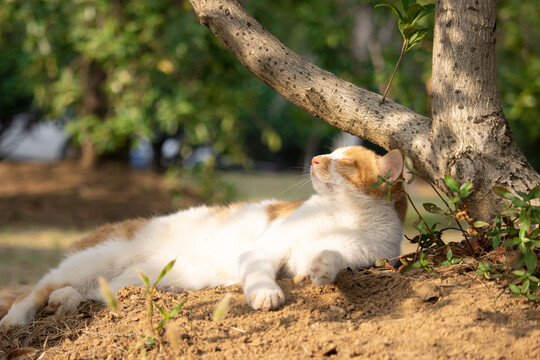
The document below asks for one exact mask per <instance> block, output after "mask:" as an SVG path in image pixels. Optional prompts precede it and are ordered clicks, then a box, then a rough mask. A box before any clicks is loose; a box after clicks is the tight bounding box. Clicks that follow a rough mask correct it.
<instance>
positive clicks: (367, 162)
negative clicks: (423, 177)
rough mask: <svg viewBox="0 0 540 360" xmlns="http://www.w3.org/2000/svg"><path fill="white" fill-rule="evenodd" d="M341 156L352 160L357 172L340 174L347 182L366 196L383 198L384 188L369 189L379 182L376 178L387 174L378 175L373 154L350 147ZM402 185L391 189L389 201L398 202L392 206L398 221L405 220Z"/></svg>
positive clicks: (405, 203)
mask: <svg viewBox="0 0 540 360" xmlns="http://www.w3.org/2000/svg"><path fill="white" fill-rule="evenodd" d="M343 155H344V156H345V157H347V158H349V159H353V160H354V165H355V166H356V169H357V171H356V172H355V173H354V174H351V175H347V174H342V175H343V176H344V177H345V178H346V179H347V180H349V182H351V183H352V184H354V185H355V186H356V187H357V188H358V189H361V190H362V191H363V192H364V193H365V194H366V195H370V196H373V197H376V198H384V197H385V196H386V193H387V191H388V188H386V186H384V185H381V186H377V187H375V188H373V187H371V186H372V185H373V184H374V183H376V182H377V181H379V179H378V176H379V175H381V176H385V175H387V174H379V167H378V166H377V160H378V159H380V158H381V157H379V156H378V155H377V154H375V152H373V151H371V150H369V149H366V148H363V147H351V148H349V149H347V150H346V151H344V152H343ZM402 190H403V184H402V183H401V182H400V183H397V184H395V185H394V186H393V187H392V193H391V199H392V200H394V201H397V202H399V204H394V206H395V208H396V211H397V212H398V215H399V217H400V219H402V218H403V219H404V218H405V212H406V211H407V201H406V199H405V201H403V198H404V196H405V195H404V194H403V193H402ZM402 221H403V220H402Z"/></svg>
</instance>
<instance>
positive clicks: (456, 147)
mask: <svg viewBox="0 0 540 360" xmlns="http://www.w3.org/2000/svg"><path fill="white" fill-rule="evenodd" d="M190 2H191V4H192V6H193V8H194V9H195V12H196V13H197V15H198V17H199V21H200V23H201V24H202V25H204V26H207V27H209V28H210V30H211V31H212V32H213V33H214V34H215V35H216V36H217V37H218V38H219V39H220V40H221V41H222V42H223V43H224V44H225V46H226V47H227V48H228V49H229V50H230V51H231V53H232V54H233V55H234V56H235V57H236V58H237V59H238V60H239V61H240V62H241V63H242V64H243V65H244V66H245V67H246V68H248V69H249V70H250V71H251V72H252V73H253V74H255V75H256V76H257V77H258V78H260V79H261V80H262V81H264V82H265V83H266V84H268V85H269V86H270V87H271V88H272V89H274V90H276V91H277V92H278V93H280V94H281V95H283V96H284V97H285V98H286V99H288V100H289V101H290V102H292V103H293V104H295V105H297V106H298V107H300V108H302V109H303V110H305V111H307V112H308V113H310V114H312V115H314V116H316V117H318V118H320V119H322V120H324V121H326V122H327V123H329V124H331V125H333V126H335V127H337V128H339V129H341V130H343V131H346V132H348V133H351V134H353V135H356V136H359V137H361V138H363V139H366V140H369V141H371V142H373V143H375V144H377V145H380V146H382V147H383V148H385V149H387V150H389V149H400V150H401V151H402V153H403V154H405V155H408V156H409V157H410V158H411V159H412V160H413V162H414V164H415V167H416V169H417V170H418V171H419V172H420V174H421V175H422V176H423V177H425V178H426V179H428V180H431V181H433V182H434V183H436V184H438V185H439V187H441V188H444V182H443V180H442V179H443V177H444V175H446V174H449V175H452V176H454V177H455V178H456V180H457V181H458V183H463V182H466V181H470V182H472V183H473V185H474V191H473V192H472V193H471V196H470V201H469V203H468V206H469V210H470V211H471V214H472V215H473V216H476V217H477V218H478V219H482V220H489V219H491V218H492V217H493V216H494V214H495V213H496V212H497V211H498V209H499V208H500V206H501V205H502V204H501V202H500V200H499V199H498V198H497V197H496V196H495V195H494V194H493V193H492V191H491V189H492V187H493V186H494V185H502V186H506V187H508V188H511V189H514V190H520V191H527V190H530V189H532V188H533V187H534V186H536V185H538V184H539V183H540V175H539V174H538V173H537V172H535V171H534V169H533V168H532V167H531V166H530V165H529V163H528V162H527V161H526V159H525V157H524V156H523V154H522V153H521V151H520V150H519V148H518V147H517V146H516V144H515V142H514V138H513V135H512V133H511V131H510V128H509V126H508V122H507V121H506V119H505V118H504V115H503V112H502V110H501V106H500V103H499V98H498V93H497V92H498V90H497V82H496V73H495V47H494V44H495V37H494V30H495V9H496V4H495V0H485V1H479V0H471V1H463V0H438V1H437V3H436V13H435V32H434V41H433V42H434V49H433V54H434V56H433V78H432V82H433V92H432V97H433V99H432V109H433V111H432V115H433V119H431V118H427V117H425V116H422V115H419V114H417V113H415V112H414V111H412V110H410V109H408V108H406V107H404V106H402V105H400V104H397V103H395V102H393V101H390V100H387V101H386V102H385V103H384V104H382V105H380V104H379V101H380V99H381V96H380V95H378V94H375V93H372V92H370V91H367V90H365V89H362V88H360V87H358V86H356V85H354V84H351V83H349V82H347V81H344V80H342V79H340V78H338V77H336V76H335V75H333V74H332V73H330V72H328V71H325V70H323V69H321V68H319V67H317V66H315V65H313V64H311V63H310V62H308V61H307V60H305V59H303V58H302V57H300V56H299V55H297V54H295V53H294V52H293V51H292V50H290V49H288V48H287V47H286V46H285V45H283V44H282V43H281V42H280V41H279V40H278V39H276V38H275V37H274V36H272V35H271V34H270V33H269V32H268V31H266V30H265V29H264V28H263V27H262V26H261V25H260V24H259V23H258V22H257V21H256V20H255V19H254V18H253V17H251V16H250V15H249V14H248V13H247V12H246V11H245V9H244V8H243V7H242V6H241V5H240V4H239V2H238V1H236V0H190Z"/></svg>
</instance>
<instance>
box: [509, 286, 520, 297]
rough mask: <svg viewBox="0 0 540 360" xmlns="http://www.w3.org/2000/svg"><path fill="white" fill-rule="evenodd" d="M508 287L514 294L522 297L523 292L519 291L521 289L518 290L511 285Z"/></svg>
mask: <svg viewBox="0 0 540 360" xmlns="http://www.w3.org/2000/svg"><path fill="white" fill-rule="evenodd" d="M508 287H509V288H510V290H511V291H512V292H513V293H514V294H518V295H521V291H519V288H518V287H517V286H516V285H514V284H510V285H508Z"/></svg>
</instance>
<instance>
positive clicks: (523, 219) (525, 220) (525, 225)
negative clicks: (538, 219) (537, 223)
mask: <svg viewBox="0 0 540 360" xmlns="http://www.w3.org/2000/svg"><path fill="white" fill-rule="evenodd" d="M530 228H531V218H530V217H529V214H528V213H527V211H525V210H521V214H520V215H519V229H520V230H521V229H525V230H526V231H527V233H528V232H529V229H530Z"/></svg>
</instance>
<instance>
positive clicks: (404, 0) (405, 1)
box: [401, 0, 416, 11]
mask: <svg viewBox="0 0 540 360" xmlns="http://www.w3.org/2000/svg"><path fill="white" fill-rule="evenodd" d="M414 2H416V0H415V1H414ZM414 2H413V4H414ZM401 7H402V8H403V11H407V9H408V8H409V0H401Z"/></svg>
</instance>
